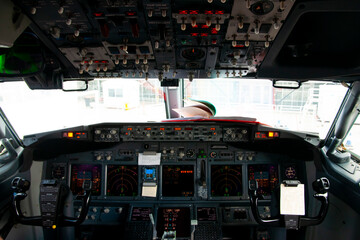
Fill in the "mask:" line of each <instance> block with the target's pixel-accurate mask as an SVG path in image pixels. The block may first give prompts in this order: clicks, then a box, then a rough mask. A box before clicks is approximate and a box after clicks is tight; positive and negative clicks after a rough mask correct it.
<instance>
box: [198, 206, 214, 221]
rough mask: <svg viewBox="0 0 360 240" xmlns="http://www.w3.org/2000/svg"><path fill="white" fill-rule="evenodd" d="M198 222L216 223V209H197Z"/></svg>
mask: <svg viewBox="0 0 360 240" xmlns="http://www.w3.org/2000/svg"><path fill="white" fill-rule="evenodd" d="M197 220H198V221H216V208H214V207H198V208H197Z"/></svg>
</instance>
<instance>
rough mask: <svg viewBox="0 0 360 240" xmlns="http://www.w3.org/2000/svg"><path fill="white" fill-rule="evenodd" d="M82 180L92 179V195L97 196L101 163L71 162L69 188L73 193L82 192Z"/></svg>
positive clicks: (98, 193) (99, 190) (99, 188)
mask: <svg viewBox="0 0 360 240" xmlns="http://www.w3.org/2000/svg"><path fill="white" fill-rule="evenodd" d="M84 180H91V181H92V191H91V193H92V195H93V196H99V195H100V193H101V165H91V164H72V165H71V181H70V189H71V191H72V192H73V194H76V195H78V194H83V192H84V190H83V188H82V185H83V182H84Z"/></svg>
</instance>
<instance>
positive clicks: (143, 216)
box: [131, 207, 152, 221]
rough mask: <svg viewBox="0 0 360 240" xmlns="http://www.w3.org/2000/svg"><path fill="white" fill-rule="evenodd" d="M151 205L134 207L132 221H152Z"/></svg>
mask: <svg viewBox="0 0 360 240" xmlns="http://www.w3.org/2000/svg"><path fill="white" fill-rule="evenodd" d="M151 212H152V208H151V207H134V208H133V209H132V212H131V221H150V214H151Z"/></svg>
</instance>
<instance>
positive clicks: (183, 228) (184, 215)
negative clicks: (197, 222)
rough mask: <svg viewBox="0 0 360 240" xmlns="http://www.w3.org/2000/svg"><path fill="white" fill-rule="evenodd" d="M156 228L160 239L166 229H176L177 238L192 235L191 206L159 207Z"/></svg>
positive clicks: (167, 230)
mask: <svg viewBox="0 0 360 240" xmlns="http://www.w3.org/2000/svg"><path fill="white" fill-rule="evenodd" d="M156 230H157V236H158V237H159V238H160V239H161V238H162V236H163V234H164V231H166V232H169V231H176V237H177V238H187V237H190V208H159V209H158V215H157V224H156Z"/></svg>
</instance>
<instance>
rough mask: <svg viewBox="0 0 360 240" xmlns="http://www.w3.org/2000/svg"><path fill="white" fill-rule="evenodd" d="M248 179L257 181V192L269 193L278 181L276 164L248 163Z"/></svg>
mask: <svg viewBox="0 0 360 240" xmlns="http://www.w3.org/2000/svg"><path fill="white" fill-rule="evenodd" d="M248 175H249V180H256V181H257V183H258V190H257V193H258V194H260V195H263V196H269V195H271V193H272V191H273V190H274V189H275V188H276V187H277V185H278V183H279V177H278V176H279V175H278V169H277V166H275V165H271V164H257V165H249V167H248Z"/></svg>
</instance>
